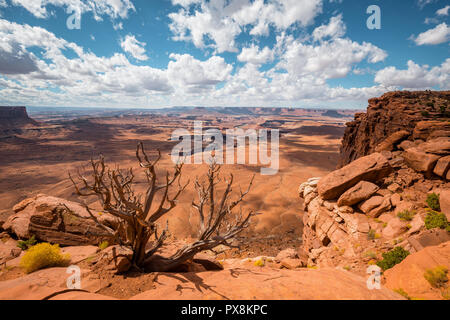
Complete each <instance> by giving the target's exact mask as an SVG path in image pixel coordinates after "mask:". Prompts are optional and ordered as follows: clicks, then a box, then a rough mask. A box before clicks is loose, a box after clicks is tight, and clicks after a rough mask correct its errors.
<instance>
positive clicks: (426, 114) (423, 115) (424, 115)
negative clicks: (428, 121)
mask: <svg viewBox="0 0 450 320" xmlns="http://www.w3.org/2000/svg"><path fill="white" fill-rule="evenodd" d="M421 114H422V117H429V116H430V113H429V112H428V111H422V112H421Z"/></svg>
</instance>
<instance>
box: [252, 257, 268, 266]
mask: <svg viewBox="0 0 450 320" xmlns="http://www.w3.org/2000/svg"><path fill="white" fill-rule="evenodd" d="M254 265H255V267H261V268H262V267H264V266H265V265H266V264H265V262H264V260H263V259H262V258H260V259H258V260H256V261H255V263H254Z"/></svg>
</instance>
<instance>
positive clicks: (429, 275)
mask: <svg viewBox="0 0 450 320" xmlns="http://www.w3.org/2000/svg"><path fill="white" fill-rule="evenodd" d="M447 274H448V269H447V267H445V266H438V267H436V268H434V269H427V270H426V271H425V273H424V275H423V276H424V277H425V279H427V281H428V282H429V283H430V285H431V286H432V287H433V288H442V287H444V286H445V285H446V284H447V282H448V278H447Z"/></svg>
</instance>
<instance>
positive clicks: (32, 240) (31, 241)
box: [17, 235, 37, 251]
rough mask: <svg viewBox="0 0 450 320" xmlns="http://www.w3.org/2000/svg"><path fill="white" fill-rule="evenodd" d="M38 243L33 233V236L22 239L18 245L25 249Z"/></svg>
mask: <svg viewBox="0 0 450 320" xmlns="http://www.w3.org/2000/svg"><path fill="white" fill-rule="evenodd" d="M36 243H37V240H36V237H35V236H34V235H32V236H31V238H30V239H28V240H20V241H19V242H17V247H19V248H20V249H22V250H23V251H25V250H28V249H29V248H31V247H32V246H34V245H35V244H36Z"/></svg>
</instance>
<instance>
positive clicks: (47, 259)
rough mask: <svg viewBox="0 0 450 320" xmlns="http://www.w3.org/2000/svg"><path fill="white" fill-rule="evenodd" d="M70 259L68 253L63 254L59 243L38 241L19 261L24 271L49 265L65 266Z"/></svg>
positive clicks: (27, 271)
mask: <svg viewBox="0 0 450 320" xmlns="http://www.w3.org/2000/svg"><path fill="white" fill-rule="evenodd" d="M69 260H70V256H69V255H63V254H62V253H61V249H60V248H59V245H57V244H55V245H51V244H50V243H40V244H37V245H35V246H33V247H31V248H29V249H28V250H27V252H26V253H25V255H24V256H23V257H22V260H21V261H20V266H21V267H22V268H24V270H25V272H26V273H31V272H34V271H37V270H40V269H44V268H50V267H61V266H65V265H66V264H67V262H68V261H69Z"/></svg>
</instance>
